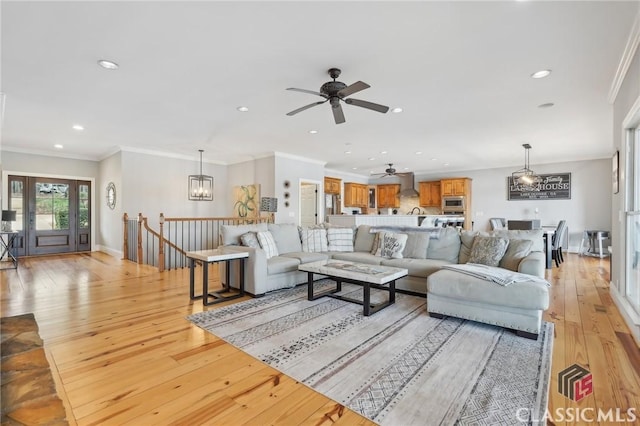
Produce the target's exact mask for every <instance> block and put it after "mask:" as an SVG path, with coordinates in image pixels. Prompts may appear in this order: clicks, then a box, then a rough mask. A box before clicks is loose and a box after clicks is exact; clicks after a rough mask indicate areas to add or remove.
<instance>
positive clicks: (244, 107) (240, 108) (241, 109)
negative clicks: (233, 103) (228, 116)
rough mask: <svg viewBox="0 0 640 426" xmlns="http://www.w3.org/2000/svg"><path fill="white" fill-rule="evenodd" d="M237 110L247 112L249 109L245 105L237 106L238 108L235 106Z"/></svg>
mask: <svg viewBox="0 0 640 426" xmlns="http://www.w3.org/2000/svg"><path fill="white" fill-rule="evenodd" d="M236 109H237V110H238V111H240V112H247V111H249V108H248V107H246V106H239V107H238V108H236Z"/></svg>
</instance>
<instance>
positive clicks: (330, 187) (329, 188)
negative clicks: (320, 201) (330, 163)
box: [324, 176, 342, 195]
mask: <svg viewBox="0 0 640 426" xmlns="http://www.w3.org/2000/svg"><path fill="white" fill-rule="evenodd" d="M341 186H342V179H338V178H332V177H328V176H325V178H324V192H325V194H338V195H340V189H341V188H340V187H341Z"/></svg>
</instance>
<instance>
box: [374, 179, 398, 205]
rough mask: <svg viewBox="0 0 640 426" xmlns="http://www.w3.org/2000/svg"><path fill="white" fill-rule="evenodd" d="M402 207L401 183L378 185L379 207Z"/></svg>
mask: <svg viewBox="0 0 640 426" xmlns="http://www.w3.org/2000/svg"><path fill="white" fill-rule="evenodd" d="M399 207H400V184H395V183H392V184H384V185H378V208H379V209H385V208H396V209H397V208H399Z"/></svg>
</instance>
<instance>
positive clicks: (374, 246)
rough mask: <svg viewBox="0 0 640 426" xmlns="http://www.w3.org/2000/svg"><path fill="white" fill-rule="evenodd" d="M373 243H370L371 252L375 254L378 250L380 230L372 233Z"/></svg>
mask: <svg viewBox="0 0 640 426" xmlns="http://www.w3.org/2000/svg"><path fill="white" fill-rule="evenodd" d="M373 235H374V237H373V244H372V245H371V254H373V255H375V254H376V253H377V252H378V250H380V232H379V231H378V232H376V233H375V234H373Z"/></svg>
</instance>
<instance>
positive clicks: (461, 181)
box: [440, 178, 471, 196]
mask: <svg viewBox="0 0 640 426" xmlns="http://www.w3.org/2000/svg"><path fill="white" fill-rule="evenodd" d="M440 188H441V191H442V195H443V196H446V195H468V194H469V193H470V192H471V179H469V178H457V179H442V180H441V181H440Z"/></svg>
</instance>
